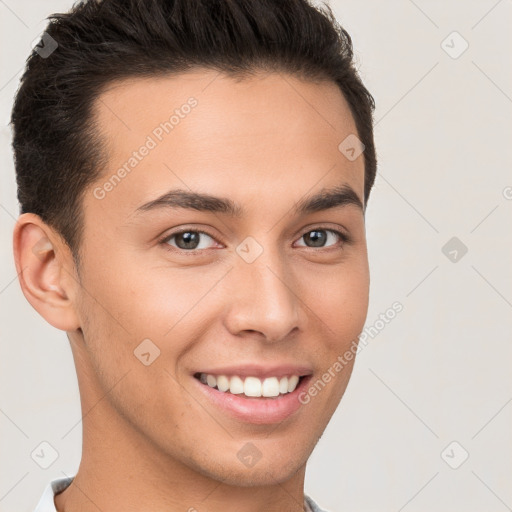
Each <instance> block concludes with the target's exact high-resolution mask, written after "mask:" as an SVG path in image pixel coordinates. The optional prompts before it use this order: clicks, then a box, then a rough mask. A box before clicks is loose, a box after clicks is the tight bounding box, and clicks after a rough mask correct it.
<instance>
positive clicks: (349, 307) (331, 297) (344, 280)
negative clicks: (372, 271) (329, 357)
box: [312, 262, 369, 351]
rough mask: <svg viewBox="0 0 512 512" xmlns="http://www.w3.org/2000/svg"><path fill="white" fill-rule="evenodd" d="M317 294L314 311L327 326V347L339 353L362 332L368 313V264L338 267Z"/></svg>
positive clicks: (324, 281) (325, 280)
mask: <svg viewBox="0 0 512 512" xmlns="http://www.w3.org/2000/svg"><path fill="white" fill-rule="evenodd" d="M322 283H323V286H322V288H321V289H320V290H319V292H320V293H315V295H314V301H313V305H312V310H313V312H314V313H315V314H316V315H317V316H318V318H320V319H321V320H322V321H323V322H324V324H325V333H326V335H327V338H326V340H325V345H326V346H328V347H329V348H330V349H333V350H336V351H339V350H343V349H344V347H345V346H347V345H350V343H351V342H352V340H355V339H357V337H358V335H359V334H360V333H361V331H362V330H363V327H364V323H365V320H366V315H367V312H368V301H369V273H368V267H367V264H365V262H361V264H360V265H357V266H351V267H350V268H349V267H347V268H344V267H342V266H340V267H338V269H337V270H336V272H335V273H334V275H333V274H332V273H331V276H330V278H325V279H324V280H323V281H322Z"/></svg>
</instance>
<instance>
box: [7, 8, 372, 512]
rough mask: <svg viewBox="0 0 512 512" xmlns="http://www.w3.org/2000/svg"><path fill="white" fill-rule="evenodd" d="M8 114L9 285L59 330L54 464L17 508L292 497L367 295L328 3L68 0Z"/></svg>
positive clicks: (64, 509)
mask: <svg viewBox="0 0 512 512" xmlns="http://www.w3.org/2000/svg"><path fill="white" fill-rule="evenodd" d="M50 18H51V21H50V23H49V25H48V27H47V29H46V32H45V34H44V35H43V37H42V42H41V44H40V45H39V46H38V47H37V48H36V50H35V51H34V52H33V54H32V55H31V56H30V59H29V61H28V64H27V69H26V71H25V74H24V75H23V77H22V83H21V87H20V89H19V91H18V93H17V97H16V100H15V105H14V108H13V113H12V120H11V122H12V125H13V132H14V139H13V148H14V155H15V163H16V172H17V183H18V198H19V201H20V204H21V215H20V217H19V219H18V222H17V224H16V227H15V230H14V256H15V261H16V267H17V270H18V272H19V280H20V285H21V287H22V290H23V293H24V294H25V296H26V298H27V300H28V301H29V302H30V304H31V305H32V306H33V307H34V308H35V309H36V310H37V311H38V312H39V313H40V314H41V315H42V316H43V317H44V318H45V319H46V320H47V321H48V322H49V323H50V324H51V325H53V326H54V327H56V328H57V329H60V330H62V331H65V332H66V333H67V336H68V338H69V341H70V344H71V348H72V352H73V357H74V361H75V365H76V371H77V377H78V385H79V390H80V396H81V407H82V426H83V431H82V432H83V447H82V459H81V463H80V467H79V469H78V471H77V473H76V475H74V476H68V475H66V476H65V477H62V476H60V477H59V478H56V479H54V480H53V481H52V482H50V484H49V485H48V486H47V488H46V490H45V492H44V494H43V496H42V498H41V500H40V502H39V504H38V507H37V510H38V511H43V510H44V511H48V510H50V511H53V510H57V511H59V512H73V511H77V510H81V511H85V512H88V511H98V510H101V511H104V512H107V511H108V512H118V511H123V512H127V511H131V510H133V511H135V510H136V511H139V512H143V511H151V512H160V511H167V512H174V511H178V510H180V511H181V510H188V511H194V510H197V511H209V512H220V511H223V512H226V511H228V512H229V511H247V512H256V511H266V512H274V511H276V512H277V511H281V512H282V511H290V512H291V511H301V510H313V511H321V510H322V509H321V508H320V507H319V506H318V505H317V504H316V503H315V501H314V500H313V499H312V498H311V497H309V496H307V495H305V494H304V477H305V471H306V463H307V460H308V458H309V456H310V455H311V453H312V451H313V449H314V447H315V445H316V443H317V442H318V440H319V439H320V437H321V435H322V433H323V431H324V430H325V428H326V426H327V424H328V422H329V420H330V418H331V416H332V415H333V413H334V411H335V410H336V408H337V406H338V404H339V402H340V400H341V398H342V396H343V394H344V392H345V389H346V387H347V384H348V381H349V378H350V374H351V371H352V367H353V363H354V360H353V358H348V359H347V360H344V363H343V364H341V363H340V362H339V357H338V356H339V354H343V353H346V352H347V350H349V349H350V350H352V349H353V347H355V346H357V339H358V334H359V333H360V332H361V330H362V328H363V325H364V321H365V318H366V313H367V307H368V289H369V271H368V257H367V248H366V237H365V222H364V220H365V217H364V213H365V209H366V205H367V201H368V197H369V194H370V190H371V187H372V184H373V181H374V178H375V170H376V157H375V148H374V142H373V131H372V113H373V108H374V103H373V99H372V97H371V95H370V94H369V93H368V91H367V90H366V89H365V87H364V85H363V84H362V83H361V81H360V79H359V77H358V75H357V73H356V71H355V69H354V67H353V63H352V46H351V40H350V37H349V36H348V34H347V33H346V32H345V31H344V30H343V29H341V27H339V26H338V25H337V24H336V21H335V19H334V17H333V15H332V12H331V11H330V10H329V8H327V7H326V8H325V9H324V10H323V11H322V10H320V9H317V8H315V7H313V6H311V5H310V4H308V3H307V2H306V1H305V0H286V1H284V0H279V1H277V0H273V1H271V0H237V1H235V0H223V1H220V0H219V1H216V2H213V1H208V2H202V1H200V0H176V1H172V0H145V1H137V0H103V1H94V0H90V1H85V2H82V3H80V4H77V5H75V6H74V8H73V9H72V10H71V11H70V12H69V13H66V14H55V15H52V16H51V17H50Z"/></svg>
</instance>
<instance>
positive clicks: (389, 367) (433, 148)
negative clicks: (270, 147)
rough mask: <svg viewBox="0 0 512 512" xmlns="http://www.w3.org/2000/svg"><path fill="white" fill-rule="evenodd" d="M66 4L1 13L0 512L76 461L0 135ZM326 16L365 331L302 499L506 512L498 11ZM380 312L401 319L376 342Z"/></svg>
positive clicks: (507, 321) (65, 371)
mask: <svg viewBox="0 0 512 512" xmlns="http://www.w3.org/2000/svg"><path fill="white" fill-rule="evenodd" d="M71 4H72V2H71V1H64V0H62V1H56V0H47V1H41V0H37V1H36V0H32V1H28V0H24V1H21V0H16V1H15V0H0V20H1V27H0V29H1V30H0V58H1V62H0V70H1V79H0V115H1V123H0V124H1V127H0V130H1V131H0V144H1V147H0V158H1V165H0V172H1V181H0V183H1V195H0V239H1V241H2V243H1V244H0V261H1V265H0V332H1V345H0V350H1V353H0V365H1V373H0V379H1V388H0V389H1V395H0V431H1V436H0V443H1V444H0V448H1V453H2V455H1V461H2V462H1V467H0V511H1V512H4V511H5V512H7V511H10V510H17V511H30V510H32V509H33V508H34V507H35V505H36V503H37V501H38V499H39V497H40V495H41V493H42V491H43V489H44V487H45V485H46V484H47V483H48V482H49V481H50V479H53V478H56V477H59V476H63V475H64V474H66V475H70V474H74V473H75V472H76V470H77V468H78V463H79V460H80V452H81V424H80V415H81V414H80V406H79V395H78V388H77V383H76V377H75V370H74V365H73V360H72V357H71V351H70V348H69V346H68V341H67V339H66V336H65V334H64V333H63V332H61V331H58V330H56V329H54V328H53V327H51V326H50V325H48V324H46V323H45V321H44V320H43V319H42V318H41V317H39V316H38V314H37V313H36V312H35V311H34V310H33V309H32V307H31V306H30V305H29V304H28V302H27V301H26V299H25V298H24V296H23V294H22V293H21V290H20V287H19V284H18V282H17V279H16V272H15V268H14V264H13V259H12V245H11V236H12V230H13V227H14V224H15V219H16V217H17V212H18V206H17V201H16V194H15V182H14V170H13V163H12V155H11V150H10V137H11V134H10V129H9V128H8V127H7V122H8V119H9V114H10V109H11V106H12V99H13V95H14V92H15V90H16V88H17V85H18V80H19V77H20V75H21V71H22V69H23V66H24V62H25V59H26V57H27V56H28V54H29V52H30V44H31V41H32V40H33V39H34V38H35V37H36V36H37V35H38V34H39V33H40V32H41V31H42V30H43V28H44V26H45V25H46V23H45V21H44V19H45V17H46V16H47V15H48V14H50V13H52V12H59V11H66V10H68V9H69V7H70V6H71ZM330 5H331V6H332V7H333V8H334V11H335V13H336V15H337V17H338V20H339V21H340V22H341V24H342V25H343V26H344V27H346V28H347V30H348V31H349V33H350V34H351V35H352V37H353V41H354V45H355V48H356V54H357V61H358V63H359V66H360V70H361V74H362V77H363V79H364V80H365V83H366V85H367V86H368V88H369V89H370V91H371V92H372V93H373V95H374V97H375V99H376V103H377V111H376V143H377V149H378V157H379V170H378V177H377V179H376V184H375V188H374V189H373V191H372V194H371V199H370V203H369V206H368V211H367V234H368V243H369V256H370V266H371V297H370V302H371V303H370V310H369V313H368V320H367V326H373V327H374V331H373V332H374V333H375V330H377V331H378V334H377V335H375V336H374V337H373V338H370V337H369V342H368V344H367V345H366V346H365V347H364V349H363V350H361V352H360V353H359V355H358V358H357V362H356V365H355V369H354V373H353V376H352V380H351V382H350V384H349V386H348V389H347V392H346V394H345V396H344V398H343V399H342V401H341V404H340V406H339V408H338V410H337V411H336V413H335V415H334V417H333V419H332V421H331V423H330V424H329V426H328V428H327V430H326V431H325V433H324V435H323V437H322V439H321V440H320V442H319V444H318V445H317V448H316V450H315V451H314V452H313V455H312V457H311V459H310V462H309V464H308V470H307V475H306V485H305V490H306V492H307V493H308V494H310V495H311V496H312V497H313V498H314V499H315V500H316V501H317V502H318V503H319V504H320V505H321V506H322V507H324V508H326V509H327V510H330V511H341V510H347V511H348V510H354V511H356V510H357V511H363V510H364V511H377V510H378V511H379V512H385V511H397V512H399V511H402V510H404V511H406V512H413V511H425V510H429V511H456V510H457V511H460V510H464V511H465V512H476V511H485V512H493V511H496V512H502V511H506V510H512V508H511V507H512V486H511V485H510V482H511V477H512V429H511V423H512V403H511V402H512V386H511V384H512V372H511V371H510V366H511V362H512V348H511V343H510V341H511V340H510V338H511V336H510V333H511V327H512V325H511V324H512V315H511V308H512V265H511V264H510V263H511V261H512V258H511V256H512V243H511V237H510V233H511V232H512V230H511V227H512V226H511V224H512V222H511V219H512V216H511V211H512V188H511V187H512V173H511V172H510V170H511V163H512V150H511V146H512V125H511V122H510V120H511V109H512V99H511V97H512V67H511V65H510V49H511V48H512V36H511V30H510V23H511V20H512V2H511V1H510V0H501V1H496V0H480V1H462V0H460V1H454V0H451V1H447V0H443V1H441V0H439V1H434V0H431V1H427V0H416V1H415V2H413V1H412V0H409V1H408V0H387V1H385V2H384V1H382V0H381V1H378V0H364V1H361V0H343V1H341V0H339V1H334V0H332V1H331V2H330ZM454 31H456V32H457V33H458V34H459V35H457V34H455V35H454V34H452V33H453V32H454ZM462 38H463V39H462ZM464 40H465V41H467V43H468V44H469V47H468V48H467V50H466V51H464V52H463V53H462V54H460V55H458V54H459V53H460V52H461V50H462V49H463V48H464ZM443 41H445V42H444V43H443ZM454 57H457V58H454ZM507 187H508V188H507ZM453 237H456V238H457V240H455V241H454V242H452V244H454V245H453V246H452V245H449V246H448V248H446V249H445V250H444V252H443V247H444V246H445V244H446V243H447V242H448V241H449V240H450V239H452V238H453ZM461 244H464V246H466V247H467V250H468V251H467V253H466V254H464V255H462V253H463V251H462V249H463V246H462V245H461ZM453 251H456V252H453ZM454 258H455V261H453V260H454ZM395 301H399V302H400V303H401V304H402V305H403V308H404V309H403V311H402V312H401V313H399V314H397V315H396V316H395V318H394V319H393V320H392V321H390V322H389V323H388V324H386V325H385V327H384V328H380V329H379V328H378V327H380V325H381V324H377V323H376V321H377V320H378V319H379V315H380V314H382V313H385V312H386V311H387V310H388V308H390V307H391V305H392V304H393V303H394V302H395ZM42 441H47V442H49V443H50V444H51V445H52V446H53V447H55V449H56V450H57V452H58V453H59V457H58V459H57V460H56V461H55V462H54V463H53V464H52V465H51V466H50V467H49V468H48V469H43V468H41V467H39V466H38V465H37V464H36V463H35V462H34V460H33V459H32V458H31V453H32V452H33V450H34V449H35V448H36V447H38V446H39V445H40V443H41V442H42ZM467 455H468V458H467V459H466V460H464V458H465V457H466V456H467ZM457 466H458V467H457ZM455 468H456V469H455Z"/></svg>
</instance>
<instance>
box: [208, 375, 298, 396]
mask: <svg viewBox="0 0 512 512" xmlns="http://www.w3.org/2000/svg"><path fill="white" fill-rule="evenodd" d="M199 379H200V380H201V382H202V383H203V384H208V386H210V387H212V388H214V387H217V389H218V390H219V391H223V392H226V391H229V392H230V393H233V394H234V395H238V394H240V393H243V394H244V395H246V396H255V397H257V396H265V397H271V396H279V394H280V393H281V394H285V393H291V392H292V391H294V390H295V388H296V387H297V384H298V382H299V376H298V375H291V376H290V377H282V378H281V379H278V378H277V377H267V378H266V379H264V380H263V381H262V380H261V379H259V378H258V377H246V378H245V379H244V380H242V379H241V378H240V377H238V376H236V375H234V376H232V377H228V376H226V375H211V374H209V373H201V375H200V377H199Z"/></svg>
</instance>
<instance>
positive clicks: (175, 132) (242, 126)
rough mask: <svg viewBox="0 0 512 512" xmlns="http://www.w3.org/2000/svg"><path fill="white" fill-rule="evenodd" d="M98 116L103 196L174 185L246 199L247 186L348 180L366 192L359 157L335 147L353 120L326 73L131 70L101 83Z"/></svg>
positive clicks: (127, 200) (129, 198) (120, 200)
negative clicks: (137, 74)
mask: <svg viewBox="0 0 512 512" xmlns="http://www.w3.org/2000/svg"><path fill="white" fill-rule="evenodd" d="M95 116H96V120H97V122H98V127H99V130H100V132H101V135H102V138H103V140H104V141H105V143H106V147H107V150H108V158H109V164H108V168H107V169H104V170H103V172H102V175H101V177H100V179H99V180H98V182H97V183H96V184H95V185H96V186H97V185H98V184H100V185H102V184H104V183H106V182H107V181H109V180H110V182H111V183H112V186H110V187H108V188H109V192H108V194H107V195H106V197H105V201H104V202H103V206H105V204H108V203H109V202H113V201H115V204H112V207H116V208H124V209H125V212H128V211H129V210H133V209H134V208H136V206H137V205H138V204H140V203H141V202H143V201H144V200H146V201H147V200H151V199H152V198H154V197H157V196H159V195H161V194H163V193H165V192H166V191H167V190H169V189H171V188H176V187H179V188H181V189H187V188H188V189H191V190H201V191H207V192H209V193H211V194H213V195H223V196H225V195H227V193H226V191H230V192H231V193H232V194H233V195H237V196H238V200H239V201H241V202H243V201H244V200H245V199H247V200H248V201H250V200H253V201H254V196H253V197H252V198H251V197H249V196H247V192H248V191H249V190H250V191H253V194H255V195H257V194H258V192H262V193H265V194H266V193H267V192H269V191H274V193H275V199H278V198H279V197H282V195H283V192H285V193H286V192H290V193H292V194H295V196H296V198H297V199H298V197H299V196H300V195H303V194H304V193H305V192H306V191H307V190H308V189H312V190H314V189H319V188H322V187H328V186H330V185H339V184H341V183H347V184H349V185H351V186H352V188H353V189H354V190H355V191H356V192H357V194H358V195H359V196H360V198H361V200H362V197H363V186H364V162H363V158H362V157H360V158H357V159H356V160H354V161H350V160H348V159H347V158H346V157H345V156H344V155H343V154H342V153H341V151H340V150H339V148H338V146H339V145H340V143H342V141H344V140H345V139H346V138H347V137H348V136H351V135H352V136H353V135H354V134H355V133H356V127H355V123H354V120H353V117H352V115H351V113H350V108H349V106H348V104H347V102H346V100H345V99H344V97H343V95H342V94H341V92H340V90H339V88H338V86H337V85H336V84H335V83H332V82H321V83H313V82H309V81H303V80H300V79H298V78H297V77H294V76H291V75H288V74H278V73H270V74H263V73H260V74H257V75H255V76H252V77H250V78H245V79H243V80H235V79H234V78H232V77H229V76H227V75H225V74H222V73H219V72H217V71H213V70H198V71H193V72H187V73H183V74H180V75H177V76H172V77H171V76H158V77H150V78H130V79H125V80H122V81H118V82H115V83H112V84H110V85H109V86H108V87H107V89H106V90H104V91H103V92H102V93H101V95H100V96H99V97H98V99H97V101H96V103H95ZM120 169H124V171H121V172H119V170H120ZM116 174H117V175H119V174H120V175H121V179H118V177H119V176H118V177H117V178H116V176H115V175H116ZM112 178H114V179H112ZM294 191H295V192H294ZM114 198H115V199H114Z"/></svg>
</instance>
